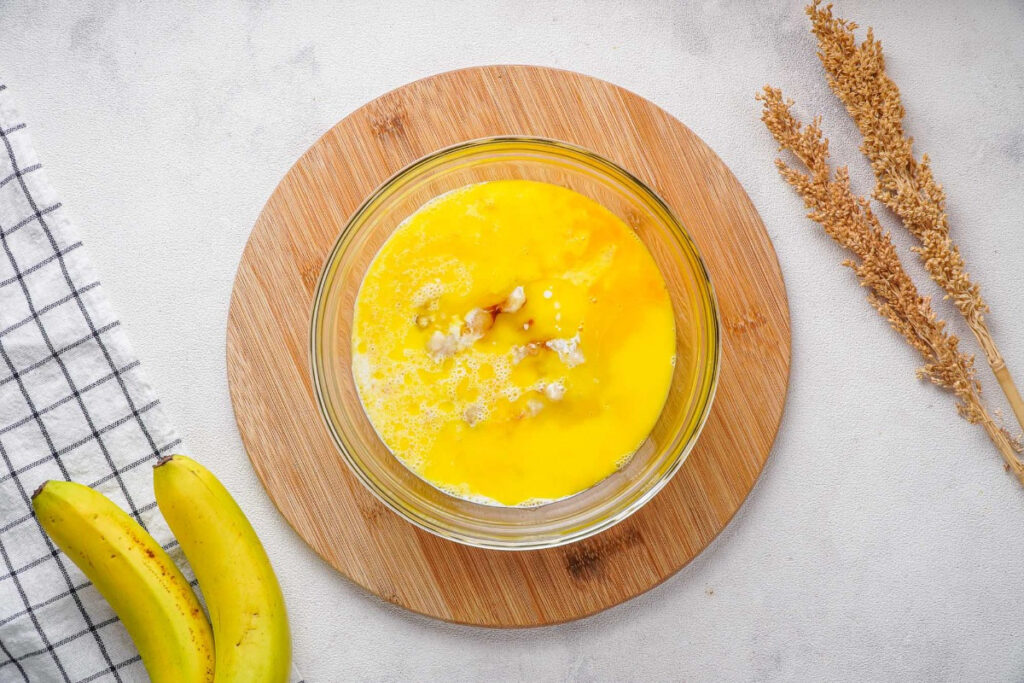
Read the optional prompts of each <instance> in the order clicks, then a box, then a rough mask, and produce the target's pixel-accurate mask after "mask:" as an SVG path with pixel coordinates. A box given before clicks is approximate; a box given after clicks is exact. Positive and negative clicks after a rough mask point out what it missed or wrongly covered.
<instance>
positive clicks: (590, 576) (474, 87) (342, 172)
mask: <svg viewBox="0 0 1024 683" xmlns="http://www.w3.org/2000/svg"><path fill="white" fill-rule="evenodd" d="M511 134H521V135H535V136H542V137H549V138H556V139H560V140H565V141H567V142H572V143H575V144H577V145H580V146H582V147H585V148H588V149H590V150H593V151H595V152H597V153H598V154H601V155H603V156H605V157H606V158H608V159H611V160H612V161H615V162H617V163H619V164H620V165H622V166H624V167H625V168H626V169H628V170H630V171H632V172H633V173H634V174H635V175H637V176H638V177H639V178H641V179H642V180H644V181H645V182H647V183H648V184H649V185H650V186H651V187H652V188H654V189H655V191H657V192H658V193H659V194H660V195H661V197H662V198H664V199H665V200H666V201H667V202H668V204H669V205H670V206H671V207H672V208H673V209H674V210H675V212H676V214H677V215H678V216H679V218H680V219H681V220H682V222H683V224H684V225H686V226H687V227H688V229H689V230H690V232H691V234H692V236H693V238H694V239H695V241H696V242H697V245H698V247H699V248H700V251H701V253H702V255H703V257H704V259H705V262H706V263H707V266H708V269H709V271H710V273H711V277H712V281H713V282H714V285H715V288H716V291H717V295H718V303H719V309H720V313H721V318H722V323H723V342H722V343H723V347H722V370H721V377H720V381H719V385H718V394H717V398H716V400H715V403H714V407H713V408H712V411H711V415H710V417H709V419H708V422H707V425H706V426H705V428H704V432H703V434H702V435H701V437H700V440H699V442H698V443H697V445H696V447H695V448H694V450H693V451H692V453H691V454H690V456H689V458H688V459H687V460H686V462H685V464H684V466H683V467H682V469H681V470H680V471H679V473H677V474H676V476H675V477H674V478H673V480H672V481H671V482H669V484H668V485H667V486H666V487H665V488H664V489H663V490H662V492H661V493H660V494H658V495H657V496H656V497H655V498H654V499H653V500H652V501H651V502H650V503H648V504H647V506H645V507H644V508H643V509H642V510H640V511H639V512H638V513H636V514H634V515H633V516H632V517H630V518H629V519H627V520H626V521H624V522H622V523H620V524H619V525H617V526H616V527H614V528H612V529H610V530H608V531H607V532H605V533H603V534H600V535H598V536H595V537H593V538H591V539H588V540H585V541H581V542H579V543H576V544H573V545H569V546H566V547H562V548H556V549H551V550H543V551H530V552H507V551H506V552H503V551H488V550H479V549H473V548H468V547H465V546H462V545H459V544H456V543H452V542H449V541H444V540H442V539H440V538H437V537H435V536H433V535H431V534H429V533H427V532H424V531H421V530H419V529H417V528H415V527H413V526H412V525H411V524H408V523H406V522H405V521H403V520H402V519H400V518H399V517H398V516H397V515H395V514H393V513H391V512H390V511H389V510H387V509H386V508H385V507H384V506H383V505H382V504H381V503H379V502H378V501H377V500H376V499H375V498H374V497H373V496H372V495H371V494H370V493H369V492H368V491H366V490H365V489H364V488H363V487H362V485H361V484H360V483H359V482H358V481H357V480H356V478H355V476H354V475H353V474H352V473H351V472H350V471H349V470H348V469H347V466H346V465H345V464H344V462H343V461H342V459H341V457H340V456H339V455H338V454H337V452H336V450H335V447H334V444H333V443H332V441H331V440H330V438H329V436H328V434H327V431H326V429H325V427H324V426H323V424H322V421H321V418H320V415H319V414H318V411H317V408H316V405H315V403H314V399H313V390H312V386H311V383H310V378H309V370H308V368H309V358H308V349H307V347H308V342H307V339H308V327H309V317H310V312H311V307H312V295H313V289H314V287H315V285H316V280H317V278H318V275H319V272H320V268H321V265H322V263H323V261H324V259H325V257H326V255H327V253H328V251H329V250H330V248H331V246H332V245H333V243H334V240H335V239H336V237H337V235H338V233H339V232H340V231H341V229H342V228H343V227H344V225H345V223H346V221H347V219H348V217H349V215H350V214H351V213H352V212H353V211H354V210H355V209H356V208H357V207H358V206H359V204H360V203H361V202H362V201H363V199H364V198H365V197H366V196H367V195H369V194H370V193H371V192H372V191H373V190H374V189H375V188H376V187H377V186H378V185H379V184H381V183H382V182H383V181H384V180H386V179H387V178H388V177H389V176H391V175H392V174H393V173H395V172H396V171H398V170H399V169H401V168H402V167H404V166H405V165H407V164H408V163H410V162H412V161H414V160H415V159H417V158H419V157H421V156H423V155H425V154H428V153H430V152H433V151H435V150H437V149H439V148H442V147H446V146H448V145H451V144H454V143H457V142H461V141H464V140H469V139H473V138H479V137H485V136H491V135H511ZM789 352H790V332H789V311H788V307H787V304H786V294H785V288H784V285H783V282H782V275H781V272H780V270H779V265H778V261H777V259H776V256H775V252H774V250H773V249H772V246H771V242H770V241H769V239H768V235H767V233H766V232H765V229H764V226H763V224H762V223H761V219H760V217H759V216H758V214H757V211H756V210H755V209H754V207H753V205H752V204H751V202H750V200H749V199H748V197H747V195H746V193H745V192H744V191H743V188H742V187H741V186H740V184H739V182H738V181H737V180H736V178H735V177H734V176H733V175H732V173H730V172H729V170H728V168H726V166H725V165H724V164H723V163H722V161H721V160H720V159H719V158H718V157H717V156H716V155H715V153H714V152H712V151H711V149H710V148H708V147H707V145H705V144H704V143H703V142H702V141H701V140H700V139H699V138H698V137H697V136H696V135H694V134H693V133H692V132H691V131H690V130H689V129H688V128H687V127H686V126H684V125H683V124H681V123H680V122H679V121H677V120H676V119H674V118H672V117H671V116H670V115H669V114H668V113H666V112H665V111H663V110H661V109H660V108H658V107H657V106H655V105H654V104H652V103H650V102H648V101H647V100H645V99H643V98H641V97H639V96H637V95H635V94H633V93H630V92H628V91H626V90H623V89H622V88H619V87H617V86H614V85H612V84H610V83H606V82H604V81H600V80H597V79H594V78H590V77H587V76H583V75H580V74H576V73H571V72H566V71H559V70H555V69H546V68H538V67H526V66H493V67H481V68H472V69H465V70H461V71H454V72H449V73H444V74H440V75H437V76H432V77H430V78H426V79H424V80H421V81H417V82H415V83H411V84H409V85H406V86H403V87H401V88H398V89H397V90H394V91H392V92H390V93H387V94H386V95H383V96H381V97H379V98H377V99H376V100H374V101H372V102H370V103H369V104H367V105H365V106H363V107H362V108H360V109H358V110H357V111H355V112H354V113H352V114H351V115H350V116H348V117H346V118H345V119H344V120H342V121H341V122H340V123H338V124H337V125H336V126H334V128H332V129H331V130H330V131H328V132H327V133H326V134H325V135H324V136H323V137H322V138H321V139H320V140H319V141H317V143H316V144H314V145H313V146H312V147H311V148H310V149H309V150H308V151H307V152H306V153H305V154H304V155H303V156H302V158H300V159H299V160H298V162H296V164H295V166H293V167H292V169H291V170H290V171H289V172H288V173H287V175H286V176H285V177H284V179H283V180H282V181H281V183H280V185H278V187H277V189H276V190H275V191H274V193H273V195H272V196H271V197H270V199H269V201H268V202H267V204H266V207H265V208H264V209H263V213H262V214H261V215H260V217H259V220H258V221H257V222H256V225H255V226H254V227H253V230H252V235H251V237H250V238H249V242H248V245H247V246H246V248H245V252H244V254H243V256H242V260H241V264H240V265H239V268H238V275H237V278H236V281H235V287H234V292H233V295H232V300H231V309H230V313H229V318H228V343H227V360H228V376H229V381H230V387H231V398H232V401H233V403H234V407H235V415H236V418H237V420H238V426H239V429H240V431H241V435H242V439H243V441H244V443H245V446H246V450H247V451H248V453H249V457H250V459H251V460H252V464H253V467H254V468H255V470H256V473H257V474H258V476H259V477H260V479H261V480H262V482H263V484H264V486H265V487H266V489H267V492H268V493H269V494H270V497H271V498H272V499H273V501H274V503H275V504H276V505H277V507H278V508H279V509H280V511H281V513H282V514H283V515H284V516H285V518H286V519H287V520H288V522H289V523H290V524H291V525H292V527H293V528H294V529H295V530H296V532H298V534H299V535H300V536H301V537H302V538H303V539H305V540H306V542H307V543H309V545H310V546H312V547H313V549H314V550H316V551H317V552H318V553H319V554H320V555H321V556H323V558H324V559H325V560H327V562H329V563H330V564H331V565H332V566H334V567H335V568H337V569H338V571H340V572H341V573H343V574H344V575H346V576H348V577H349V578H350V579H352V580H353V581H355V582H356V583H358V584H359V585H361V586H364V587H365V588H366V589H367V590H369V591H371V592H373V593H375V594H376V595H379V596H380V597H382V598H383V599H385V600H388V601H390V602H393V603H395V604H398V605H401V606H403V607H406V608H408V609H411V610H414V611H416V612H420V613H422V614H426V615H429V616H432V617H437V618H440V619H445V620H449V621H456V622H461V623H467V624H478V625H486V626H540V625H546V624H553V623H558V622H562V621H567V620H570V619H576V618H579V617H583V616H586V615H588V614H592V613H594V612H597V611H599V610H602V609H605V608H607V607H610V606H612V605H615V604H618V603H620V602H622V601H624V600H627V599H629V598H631V597H633V596H635V595H638V594H639V593H642V592H643V591H646V590H648V589H649V588H651V587H653V586H655V585H657V584H658V583H660V582H661V581H663V580H665V579H666V578H667V577H669V576H671V575H672V574H673V573H674V572H676V571H677V570H679V569H680V568H681V567H683V566H684V565H685V564H686V563H688V562H689V561H690V560H691V559H693V558H694V557H695V556H696V555H697V554H698V553H699V552H700V551H701V550H702V549H703V548H705V547H706V546H707V545H708V543H710V542H711V540H712V539H713V538H714V537H715V536H716V535H717V534H718V533H719V532H720V531H721V530H722V528H723V527H724V526H725V525H726V524H727V523H728V522H729V520H730V519H731V518H732V516H733V514H735V512H736V510H737V509H738V508H739V506H740V504H741V503H742V502H743V500H744V499H745V498H746V496H747V494H748V493H749V492H750V489H751V487H752V486H753V485H754V482H755V481H756V479H757V476H758V474H759V473H760V472H761V468H762V467H763V466H764V463H765V460H766V459H767V458H768V454H769V452H770V449H771V445H772V442H773V440H774V439H775V434H776V431H777V429H778V425H779V420H780V418H781V416H782V409H783V404H784V401H785V394H786V385H787V381H788V377H789Z"/></svg>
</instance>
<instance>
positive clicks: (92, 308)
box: [0, 85, 181, 682]
mask: <svg viewBox="0 0 1024 683" xmlns="http://www.w3.org/2000/svg"><path fill="white" fill-rule="evenodd" d="M179 443H180V440H179V439H178V438H177V436H176V435H175V433H174V430H173V429H172V428H171V426H170V424H169V423H168V421H167V419H166V418H165V416H164V414H163V412H162V410H161V409H160V402H159V401H158V400H157V399H156V397H155V395H154V393H153V390H152V389H151V388H150V386H149V385H148V384H147V383H146V381H145V379H144V377H143V376H142V374H141V372H140V369H139V361H138V360H137V359H136V358H135V355H134V354H133V352H132V349H131V345H130V344H129V342H128V339H127V338H126V336H125V334H124V332H123V331H122V329H121V327H120V325H119V322H118V320H117V317H116V316H115V315H114V312H113V310H112V309H111V307H110V304H109V303H108V301H107V299H106V297H105V296H104V294H103V290H102V288H101V287H100V286H99V282H98V281H97V279H96V276H95V274H94V273H93V271H92V268H91V267H90V264H89V261H88V259H87V258H86V255H85V252H84V249H83V248H82V242H81V241H80V240H79V238H78V234H77V231H76V230H75V228H74V226H73V225H72V224H71V222H70V221H69V220H68V218H67V216H66V215H65V213H64V211H63V210H62V209H61V205H60V202H59V201H58V200H57V197H56V195H55V194H54V192H53V189H52V188H51V187H50V185H49V184H48V182H47V180H46V177H45V175H44V173H43V171H42V170H41V167H40V164H39V160H38V159H37V158H36V155H35V152H34V150H33V148H32V145H31V143H30V141H29V137H28V131H27V130H26V128H25V123H24V121H22V120H21V119H20V118H19V116H18V114H17V111H16V110H15V108H14V107H13V106H12V103H11V101H10V94H9V93H8V91H7V89H6V87H5V86H4V85H0V681H33V682H35V681H100V680H102V681H108V680H114V681H121V680H125V681H132V680H140V679H143V680H144V679H145V672H144V670H143V667H142V664H141V662H140V661H139V657H138V654H137V653H136V651H135V648H134V646H133V645H132V643H131V640H130V639H129V638H128V635H127V633H126V632H125V630H124V627H123V626H122V625H121V624H120V623H119V622H118V620H117V618H116V617H115V616H114V614H113V612H112V611H111V609H110V607H109V606H108V605H107V604H106V602H105V601H104V600H103V598H102V597H100V595H99V593H97V592H96V589H95V588H93V587H92V586H91V585H90V584H89V583H88V582H87V581H86V580H85V577H84V576H83V575H82V573H81V572H80V571H79V570H78V568H77V567H75V566H74V565H73V564H72V563H71V561H70V560H68V558H67V557H66V556H64V555H63V554H62V553H60V552H59V551H58V550H57V549H56V548H55V546H54V545H53V543H51V542H50V540H49V539H48V538H47V537H46V535H45V534H44V533H43V531H42V529H41V528H40V527H39V524H38V523H37V522H36V519H35V517H34V516H33V514H32V507H31V504H30V497H31V495H32V492H33V491H34V490H35V489H36V487H38V486H39V485H40V484H42V483H43V482H44V481H46V480H47V479H66V480H73V481H77V482H81V483H83V484H88V485H89V486H92V487H94V488H97V489H98V490H100V491H102V492H103V493H104V494H106V495H107V496H109V497H110V498H111V499H112V500H114V502H116V503H117V504H118V505H120V506H121V507H123V508H124V509H125V510H127V511H128V512H129V513H131V514H132V516H134V517H135V518H136V519H138V520H139V521H140V522H142V524H143V525H144V526H146V527H147V528H148V529H149V530H150V532H151V533H153V534H154V536H156V538H157V539H158V540H159V541H160V542H161V543H164V544H165V547H167V548H168V549H170V550H171V551H172V556H174V555H178V554H179V553H176V552H174V551H176V550H177V548H176V546H175V543H174V541H173V540H172V536H171V534H170V533H169V531H168V530H167V528H166V526H165V525H164V524H163V522H162V520H161V518H160V517H159V514H158V511H157V510H156V504H155V503H154V502H153V475H152V469H151V467H150V465H152V464H153V463H154V461H155V460H156V459H157V458H158V457H160V456H161V455H163V454H166V453H168V452H170V451H171V450H172V449H176V448H177V447H178V445H179ZM175 559H176V560H179V561H180V559H181V558H180V557H177V556H176V557H175Z"/></svg>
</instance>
